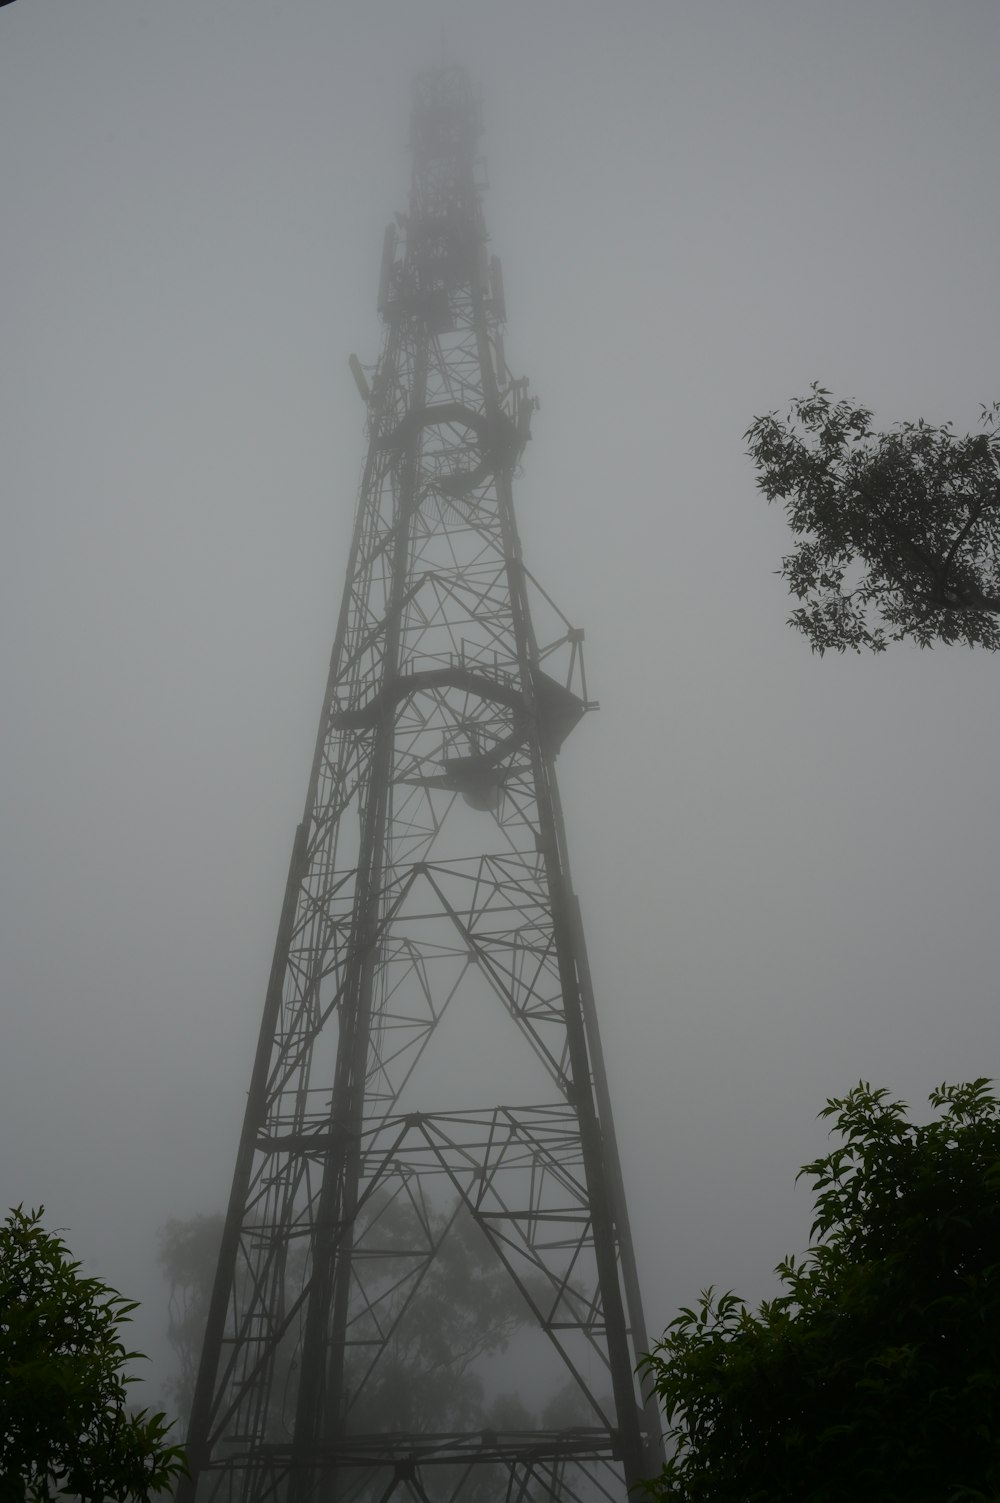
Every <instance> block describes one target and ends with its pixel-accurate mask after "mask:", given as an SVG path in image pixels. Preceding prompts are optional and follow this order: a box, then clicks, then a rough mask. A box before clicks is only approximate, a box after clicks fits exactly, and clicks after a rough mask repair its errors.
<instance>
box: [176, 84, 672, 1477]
mask: <svg viewBox="0 0 1000 1503" xmlns="http://www.w3.org/2000/svg"><path fill="white" fill-rule="evenodd" d="M478 138H479V109H478V102H477V100H476V98H475V96H474V94H473V92H472V90H471V88H470V85H469V81H468V79H467V76H466V75H465V73H464V72H463V71H462V70H461V69H460V68H456V67H443V68H439V69H436V70H434V71H432V72H428V73H425V74H423V75H421V76H420V77H419V78H418V80H417V83H416V94H415V102H414V109H413V127H412V148H413V184H412V192H411V196H410V204H409V212H408V213H407V214H406V215H405V216H397V222H398V225H399V229H398V230H397V228H396V227H395V226H390V229H389V230H388V231H387V234H386V239H385V246H384V252H383V261H382V275H381V286H380V294H379V309H380V312H381V314H382V317H383V319H384V321H385V327H386V332H385V341H384V347H383V350H382V354H381V358H380V359H379V362H378V365H377V367H376V368H375V370H374V372H366V371H365V370H364V369H363V368H362V367H361V366H360V364H359V363H358V362H357V361H356V360H355V359H354V358H353V357H352V367H353V369H354V373H355V377H356V380H357V382H358V385H359V387H360V388H361V392H362V395H363V397H364V398H365V401H366V403H367V410H368V438H369V444H368V457H367V462H366V464H365V468H364V474H363V479H362V482H361V493H360V499H359V503H358V509H357V517H356V521H355V527H354V537H353V542H352V544H351V551H350V560H349V564H348V570H347V583H346V588H345V591H344V599H343V605H342V609H341V612H340V620H339V623H338V627H337V633H336V640H335V644H334V649H333V656H332V661H331V666H330V675H329V682H328V685H327V690H326V697H325V700H324V703H323V712H322V718H321V722H320V728H319V736H318V739H317V744H316V752H315V757H314V760H313V765H312V773H311V776H310V779H309V787H308V792H307V795H306V802H305V812H304V815H303V819H302V823H301V824H300V825H299V827H298V831H297V833H296V837H295V842H294V847H293V851H292V857H291V865H290V870H289V874H288V886H287V891H286V896H285V901H284V905H283V908H282V913H281V920H280V924H279V927H278V938H277V944H276V947H275V952H274V961H273V965H272V969H271V976H270V982H269V985H268V989H267V997H266V1002H265V1006H264V1016H263V1021H262V1024H261V1031H260V1041H259V1044H258V1048H257V1054H256V1059H255V1063H254V1068H253V1074H252V1078H251V1082H250V1091H249V1099H248V1102H247V1109H246V1120H245V1125H244V1129H243V1135H242V1140H241V1144H240V1149H239V1154H238V1159H237V1165H236V1172H235V1176H234V1181H233V1189H232V1196H231V1200H230V1204H229V1212H228V1217H227V1220H226V1226H225V1232H224V1236H223V1242H222V1249H221V1254H220V1260H219V1267H218V1274H217V1278H216V1283H215V1289H214V1294H213V1297H212V1302H211V1307H210V1313H209V1317H208V1325H207V1332H206V1338H205V1346H204V1352H203V1356H202V1363H201V1370H200V1375H199V1379H198V1384H197V1389H196V1394H195V1399H194V1405H193V1409H192V1414H191V1422H190V1428H189V1449H190V1454H191V1460H192V1479H191V1481H190V1483H189V1484H186V1485H185V1488H184V1490H183V1493H182V1498H186V1499H191V1498H192V1497H193V1496H194V1494H195V1492H197V1498H198V1503H209V1500H212V1499H221V1500H225V1503H237V1500H250V1499H253V1500H258V1499H265V1498H277V1499H282V1500H285V1499H287V1500H288V1503H320V1500H324V1503H325V1500H331V1503H333V1500H336V1503H341V1500H344V1503H346V1500H353V1499H358V1500H365V1503H368V1500H371V1503H376V1500H383V1499H388V1498H389V1497H390V1496H394V1495H401V1496H408V1497H414V1498H418V1499H432V1500H438V1499H446V1498H447V1499H451V1498H455V1499H463V1500H469V1499H477V1500H478V1499H486V1498H489V1499H500V1498H508V1499H511V1500H513V1499H542V1498H558V1499H588V1500H589V1499H597V1498H601V1497H608V1498H616V1499H623V1498H624V1496H625V1486H626V1485H631V1484H632V1483H633V1482H635V1481H636V1480H638V1479H639V1478H640V1477H643V1476H649V1475H651V1474H653V1473H655V1472H656V1471H657V1470H658V1468H659V1465H660V1463H661V1459H662V1453H661V1450H660V1441H659V1433H658V1426H657V1417H656V1411H655V1407H654V1406H652V1405H651V1404H649V1403H644V1402H643V1398H642V1396H641V1394H640V1393H639V1391H638V1389H637V1386H636V1381H635V1378H634V1376H633V1373H634V1367H635V1363H636V1360H637V1358H638V1356H639V1354H640V1353H641V1352H642V1351H643V1350H644V1348H645V1331H644V1328H643V1320H642V1313H641V1307H640V1299H639V1289H638V1282H637V1279H636V1273H635V1262H634V1257H633V1252H632V1245H631V1240H630V1235H629V1229H628V1221H627V1217H626V1211H625V1201H624V1195H623V1190H622V1179H621V1171H620V1166H619V1160H618V1153H617V1148H616V1144H615V1137H614V1130H613V1126H612V1120H611V1108H610V1103H609V1099H608V1090H607V1084H606V1078H605V1071H604V1065H603V1061H602V1056H601V1046H600V1041H599V1038H598V1030H597V1019H596V1014H595V1008H594V1000H593V995H592V990H591V983H590V975H589V971H588V967H587V957H586V951H585V948H584V939H583V931H582V928H581V923H580V914H579V909H578V905H577V901H576V898H575V897H574V895H573V890H572V886H571V883H570V876H569V866H568V862H567V854H566V840H565V835H564V829H563V820H562V815H561V812H560V806H559V800H558V794H557V790H556V781H555V774H554V770H553V764H554V761H555V757H556V753H557V752H558V750H559V748H560V747H561V745H562V743H563V741H564V740H565V738H566V736H567V734H568V733H569V731H570V730H571V729H572V728H573V726H574V725H575V724H576V722H577V721H578V720H579V719H580V717H581V716H582V715H583V714H584V712H585V710H586V709H587V708H588V701H587V693H586V685H585V681H584V676H583V662H582V656H581V642H582V632H580V631H579V630H577V629H575V628H573V627H571V626H570V625H569V623H568V621H567V620H566V618H565V617H563V616H562V615H561V614H560V613H559V611H558V610H557V609H556V608H555V606H554V605H553V604H552V601H551V600H550V598H549V597H548V596H547V595H546V594H545V593H544V591H543V590H541V588H540V586H538V585H537V584H536V582H535V580H534V579H533V577H532V576H531V574H530V573H529V572H528V570H527V569H526V568H525V565H524V564H523V562H522V559H521V549H520V546H519V542H518V535H517V529H516V525H515V520H514V511H513V507H512V502H511V478H512V475H513V473H514V471H515V468H516V466H517V464H518V462H519V459H520V456H521V453H522V450H523V448H524V444H525V441H526V439H527V437H528V425H529V420H530V417H531V413H532V410H533V408H534V406H535V403H534V401H533V400H532V399H531V398H529V397H528V395H527V383H526V382H525V381H523V380H514V379H513V378H512V377H511V375H510V373H509V371H508V369H507V365H506V362H505V359H504V351H503V342H502V336H501V327H502V325H503V322H504V297H503V287H502V282H501V277H500V266H499V263H498V261H497V260H496V259H495V258H492V259H491V258H490V257H489V255H488V253H487V236H486V230H485V227H484V222H483V216H482V209H481V202H480V200H481V190H482V184H481V182H480V180H479V166H480V162H479V158H478V155H477V153H478ZM498 1030H499V1031H498ZM503 1030H506V1034H505V1035H503V1036H502V1031H503ZM449 1040H450V1041H451V1047H450V1048H449ZM518 1051H523V1056H522V1054H519V1052H518ZM442 1276H443V1278H444V1283H443V1284H442ZM470 1280H471V1284H470ZM501 1286H502V1287H501ZM432 1289H433V1290H435V1291H436V1293H435V1295H434V1298H435V1299H436V1300H437V1301H438V1303H437V1305H435V1304H434V1302H433V1300H432V1299H431V1297H430V1295H429V1292H428V1291H430V1290H432ZM442 1290H443V1291H444V1300H445V1303H444V1304H442V1303H441V1300H442ZM422 1301H423V1302H424V1310H423V1316H422V1317H421V1314H420V1312H421V1308H422ZM428 1301H429V1303H428ZM477 1301H478V1307H477ZM511 1302H513V1304H512V1303H511ZM477 1309H478V1313H477ZM442 1311H445V1312H447V1317H448V1318H443V1317H442V1314H441V1312H442ZM453 1311H467V1312H471V1313H470V1314H469V1320H468V1322H466V1324H465V1325H464V1326H463V1325H462V1322H461V1321H460V1320H458V1319H457V1317H456V1320H455V1321H453V1320H452V1319H451V1314H452V1312H453ZM421 1319H422V1321H423V1324H422V1325H421V1323H420V1322H421ZM456 1329H457V1331H458V1336H457V1337H456V1334H455V1331H456ZM414 1333H418V1334H417V1335H415V1334H414ZM508 1338H509V1339H510V1345H509V1347H508V1348H507V1349H506V1350H505V1349H504V1348H505V1342H506V1341H507V1339H508ZM448 1340H452V1341H453V1342H456V1341H457V1343H458V1346H459V1349H458V1350H455V1351H447V1350H441V1349H439V1348H440V1346H441V1344H444V1345H446V1344H447V1342H448ZM512 1384H514V1385H515V1386H516V1387H517V1389H518V1400H517V1401H516V1402H514V1403H513V1405H512V1404H511V1402H510V1399H509V1395H508V1397H507V1400H506V1404H505V1401H504V1398H503V1395H504V1392H505V1390H509V1389H510V1387H511V1385H512ZM553 1389H554V1390H556V1391H559V1393H560V1394H561V1397H560V1400H559V1402H558V1403H556V1404H555V1405H554V1406H553V1404H552V1403H551V1402H549V1403H548V1406H547V1407H546V1403H545V1401H544V1397H545V1393H546V1392H547V1391H549V1390H553ZM567 1395H568V1398H567ZM491 1406H492V1407H491ZM505 1415H506V1418H505Z"/></svg>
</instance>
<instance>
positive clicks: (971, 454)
mask: <svg viewBox="0 0 1000 1503" xmlns="http://www.w3.org/2000/svg"><path fill="white" fill-rule="evenodd" d="M982 420H983V431H982V432H981V433H972V434H967V435H965V436H960V435H958V434H956V433H954V432H953V431H952V428H951V425H950V424H947V423H946V424H944V425H943V426H941V427H938V428H935V427H932V426H930V425H929V424H927V423H924V422H916V423H903V424H901V425H900V426H899V427H897V428H894V429H892V430H891V431H890V432H888V433H877V432H876V431H875V430H874V429H873V427H872V413H871V412H869V411H868V409H867V408H865V407H855V406H853V405H852V404H851V403H849V402H843V401H840V402H834V401H833V400H832V398H831V395H830V393H829V392H828V391H827V390H826V389H825V388H824V387H821V386H817V385H813V386H812V388H811V389H810V393H809V395H808V396H807V397H804V398H800V399H797V400H795V401H793V402H792V403H791V406H790V408H789V412H788V415H787V417H786V418H785V419H781V418H779V417H778V415H777V414H776V413H773V412H772V413H768V414H767V415H766V416H764V417H758V418H755V419H754V421H753V424H752V425H751V427H750V428H749V429H748V430H747V433H746V435H745V437H746V439H747V441H748V451H749V454H750V457H751V459H752V460H753V462H754V465H755V466H756V468H757V471H758V475H757V485H758V487H759V489H760V490H761V491H762V492H763V494H764V495H765V496H766V497H767V499H768V501H775V500H781V501H784V502H785V513H786V516H787V518H788V525H789V527H790V528H791V531H792V534H793V535H794V537H795V539H796V547H795V550H794V552H792V553H789V554H787V555H786V556H785V557H784V558H783V559H782V563H781V575H782V577H783V578H784V579H785V580H787V582H788V588H789V591H790V593H791V594H792V595H793V596H794V597H795V599H796V600H800V601H802V602H803V604H802V605H800V606H799V607H798V608H797V609H796V610H794V611H793V612H792V615H791V617H790V618H789V624H790V625H792V626H795V627H796V628H797V629H798V630H799V631H801V632H802V633H803V634H804V635H805V636H806V637H807V638H808V640H809V642H810V644H811V645H812V648H813V650H814V651H815V652H819V653H822V652H825V651H826V649H827V648H831V647H832V648H836V649H837V651H838V652H843V651H844V650H845V648H848V647H850V648H852V649H854V650H855V651H856V652H860V651H861V650H862V649H863V648H868V649H869V650H871V651H872V652H881V651H883V650H884V649H885V647H886V645H887V644H888V643H889V642H899V641H903V640H907V639H909V640H910V641H913V642H917V643H919V645H920V646H921V647H931V646H933V645H934V643H935V642H946V643H950V642H964V643H966V644H967V645H968V646H970V647H974V646H978V647H986V648H988V649H989V650H990V651H995V650H996V649H997V648H998V647H1000V403H994V405H993V406H992V407H988V408H983V413H982Z"/></svg>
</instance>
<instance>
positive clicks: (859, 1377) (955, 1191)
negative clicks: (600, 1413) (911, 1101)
mask: <svg viewBox="0 0 1000 1503" xmlns="http://www.w3.org/2000/svg"><path fill="white" fill-rule="evenodd" d="M931 1102H932V1104H933V1105H934V1106H935V1107H938V1108H941V1109H942V1111H941V1115H940V1116H939V1117H938V1118H936V1119H935V1120H934V1121H932V1122H930V1123H928V1124H926V1125H925V1126H914V1125H911V1124H910V1123H908V1122H907V1120H906V1108H905V1106H904V1105H903V1104H902V1103H900V1102H898V1101H892V1100H890V1099H889V1098H888V1095H887V1093H886V1092H885V1091H882V1090H877V1091H873V1090H872V1089H871V1087H870V1086H868V1085H865V1084H862V1085H860V1086H858V1087H857V1088H856V1089H855V1090H853V1091H852V1092H851V1093H850V1095H848V1096H846V1097H844V1098H843V1099H842V1100H837V1101H830V1102H829V1103H828V1104H827V1106H826V1108H825V1110H824V1112H823V1113H822V1115H823V1116H833V1117H835V1119H836V1126H837V1130H838V1132H839V1133H840V1135H841V1137H842V1138H843V1140H844V1141H843V1144H842V1145H841V1146H840V1147H839V1148H837V1149H836V1150H835V1151H834V1152H833V1153H831V1154H829V1155H828V1156H827V1157H825V1158H821V1159H817V1160H816V1161H815V1163H811V1164H807V1165H806V1166H805V1168H804V1169H803V1170H802V1173H803V1174H807V1175H809V1176H810V1177H811V1178H812V1181H813V1186H814V1189H815V1192H816V1219H815V1222H814V1225H813V1234H814V1235H816V1236H817V1237H818V1240H817V1245H816V1246H814V1247H813V1248H811V1249H810V1251H809V1252H808V1253H807V1254H806V1256H805V1257H804V1258H802V1259H800V1260H798V1261H796V1260H795V1259H793V1258H789V1259H787V1260H786V1261H785V1262H784V1263H782V1264H780V1265H779V1267H778V1270H777V1271H778V1274H779V1276H780V1279H781V1282H782V1285H783V1286H784V1291H783V1293H781V1294H780V1295H779V1296H778V1297H777V1298H776V1299H773V1300H770V1301H767V1302H765V1303H764V1304H762V1305H761V1308H760V1311H759V1313H757V1314H753V1313H751V1312H750V1311H749V1310H748V1309H747V1307H746V1306H745V1305H744V1303H743V1301H742V1300H741V1299H739V1297H738V1296H736V1295H734V1294H724V1295H721V1296H716V1295H714V1294H713V1292H712V1290H707V1291H706V1292H705V1293H703V1295H702V1297H701V1302H700V1304H699V1305H698V1307H697V1308H696V1309H693V1310H683V1311H682V1312H681V1313H680V1315H679V1316H678V1317H677V1319H676V1320H675V1321H674V1322H673V1323H672V1324H671V1325H670V1327H669V1328H668V1330H667V1332H666V1334H665V1336H664V1338H663V1340H662V1341H661V1342H660V1343H659V1345H658V1346H657V1347H656V1348H655V1349H654V1351H653V1352H652V1353H651V1354H650V1355H649V1356H648V1357H647V1358H646V1359H645V1361H644V1367H645V1370H646V1373H647V1375H648V1376H649V1377H650V1378H651V1379H652V1380H653V1382H654V1383H655V1386H656V1391H657V1393H658V1395H659V1396H660V1398H661V1400H662V1402H663V1404H664V1407H665V1410H666V1414H667V1419H668V1422H669V1424H670V1440H671V1441H672V1442H673V1445H674V1448H675V1449H674V1454H673V1456H672V1457H671V1459H670V1461H669V1462H668V1464H667V1466H666V1469H665V1470H664V1472H663V1473H662V1475H661V1476H660V1477H658V1478H655V1479H653V1480H652V1481H651V1482H649V1483H648V1484H646V1492H647V1494H648V1496H649V1498H650V1499H652V1500H655V1503H668V1500H674V1503H709V1500H711V1503H793V1500H794V1503H845V1500H848V1499H851V1500H854V1499H857V1500H862V1499H864V1500H867V1499H872V1500H875V1499H877V1500H878V1503H973V1500H975V1503H996V1500H997V1499H998V1498H1000V1104H998V1102H997V1100H996V1098H995V1097H994V1096H993V1095H992V1094H991V1092H990V1090H989V1082H987V1081H986V1080H976V1081H973V1082H972V1083H971V1084H970V1085H963V1086H941V1087H940V1088H939V1089H938V1090H936V1091H934V1092H933V1093H932V1095H931Z"/></svg>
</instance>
